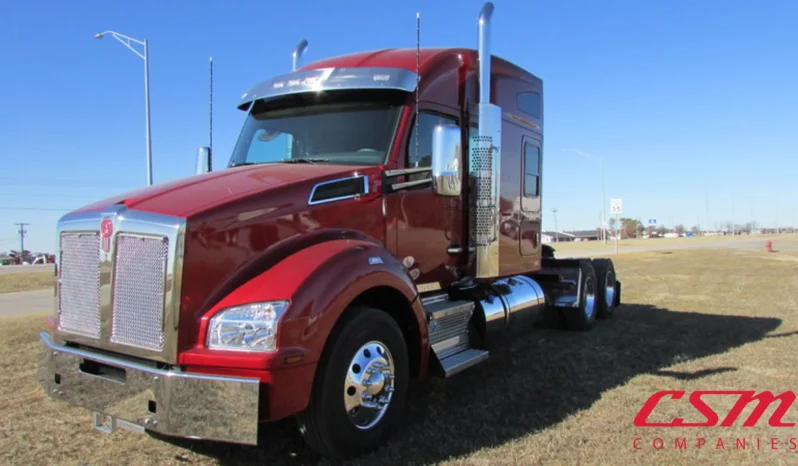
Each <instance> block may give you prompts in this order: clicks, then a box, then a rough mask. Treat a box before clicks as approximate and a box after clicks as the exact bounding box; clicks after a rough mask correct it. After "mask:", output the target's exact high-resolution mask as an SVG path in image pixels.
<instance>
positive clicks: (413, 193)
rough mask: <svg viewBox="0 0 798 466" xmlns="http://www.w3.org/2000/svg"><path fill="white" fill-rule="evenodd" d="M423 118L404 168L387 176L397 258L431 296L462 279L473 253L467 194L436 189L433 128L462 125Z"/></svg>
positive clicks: (435, 116)
mask: <svg viewBox="0 0 798 466" xmlns="http://www.w3.org/2000/svg"><path fill="white" fill-rule="evenodd" d="M418 119H419V121H418V125H417V129H418V135H417V134H416V124H415V122H413V124H412V126H411V127H412V129H411V131H410V132H409V135H408V136H407V139H406V140H405V147H406V150H405V151H403V153H402V154H401V157H402V158H403V159H404V167H403V168H400V169H398V170H391V171H389V172H388V175H389V176H387V177H386V183H385V184H386V186H385V188H386V192H387V194H386V207H387V212H386V213H387V225H388V232H387V234H388V236H390V235H391V230H393V231H394V232H395V234H396V237H395V238H396V240H395V241H396V243H395V248H393V249H395V251H394V253H395V255H396V257H397V258H399V260H401V261H402V262H403V263H404V264H405V266H407V267H408V269H409V270H410V276H411V278H413V279H414V281H415V283H416V285H417V286H419V285H420V290H421V291H425V290H434V289H438V288H439V287H445V286H446V285H447V284H449V283H451V282H452V281H454V280H456V279H457V278H459V277H458V273H459V271H460V270H461V268H462V266H463V264H464V262H465V260H464V259H465V257H466V254H467V251H466V249H467V248H466V247H465V245H464V241H465V238H464V237H463V195H462V193H461V194H460V196H451V197H449V196H439V195H437V194H435V192H434V191H433V187H432V132H433V129H434V128H435V126H436V125H438V124H451V125H457V124H458V121H457V119H456V118H454V117H452V116H450V115H447V114H446V113H444V112H438V111H426V110H425V111H420V112H419V115H418ZM416 136H418V141H416ZM400 167H401V165H400ZM408 171H410V172H411V173H407V172H408ZM396 173H399V175H395V174H396ZM392 186H394V187H395V188H394V189H391V187H392Z"/></svg>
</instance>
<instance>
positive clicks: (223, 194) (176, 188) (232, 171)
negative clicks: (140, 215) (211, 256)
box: [71, 163, 367, 218]
mask: <svg viewBox="0 0 798 466" xmlns="http://www.w3.org/2000/svg"><path fill="white" fill-rule="evenodd" d="M364 168H367V167H364V166H353V165H346V166H342V165H321V164H319V165H311V164H287V163H270V164H263V165H250V166H242V167H234V168H226V169H223V170H219V171H216V172H210V173H205V174H202V175H194V176H189V177H185V178H180V179H177V180H172V181H168V182H164V183H158V184H155V185H152V186H148V187H144V188H140V189H137V190H134V191H130V192H127V193H124V194H120V195H118V196H113V197H110V198H107V199H104V200H102V201H99V202H95V203H93V204H90V205H87V206H84V207H82V208H80V209H78V210H75V211H74V212H71V213H78V212H89V211H97V210H102V209H105V208H107V207H109V206H112V205H115V204H123V205H124V206H126V207H128V208H130V209H135V210H143V211H147V212H153V213H159V214H165V215H173V216H176V217H182V218H188V217H190V216H192V215H194V214H197V213H199V212H202V211H205V210H209V209H213V208H215V207H218V206H221V205H224V204H227V203H229V202H232V201H235V200H236V199H241V198H244V197H247V196H250V195H253V194H257V193H260V192H263V191H267V190H271V189H275V188H278V187H281V186H285V185H290V184H294V183H300V182H306V181H311V180H323V179H327V178H335V177H336V176H338V175H341V176H345V175H346V174H351V173H353V172H355V171H358V170H362V169H364Z"/></svg>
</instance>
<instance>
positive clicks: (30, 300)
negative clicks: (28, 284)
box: [0, 290, 55, 317]
mask: <svg viewBox="0 0 798 466" xmlns="http://www.w3.org/2000/svg"><path fill="white" fill-rule="evenodd" d="M54 303H55V301H54V297H53V290H40V291H20V292H18V293H0V317H11V316H21V315H25V314H39V313H42V312H51V311H52V310H53V305H54Z"/></svg>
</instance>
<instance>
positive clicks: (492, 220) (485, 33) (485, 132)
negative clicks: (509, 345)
mask: <svg viewBox="0 0 798 466" xmlns="http://www.w3.org/2000/svg"><path fill="white" fill-rule="evenodd" d="M492 15H493V3H492V2H487V3H485V6H483V7H482V11H480V13H479V50H478V53H479V104H478V105H477V111H478V113H479V132H478V136H475V137H474V138H473V139H472V140H471V154H470V164H469V166H470V172H471V173H470V176H471V178H472V180H473V191H472V193H473V194H472V212H474V215H473V216H472V218H473V223H472V231H471V233H472V234H471V238H472V240H473V245H474V247H475V254H476V257H475V259H476V277H477V278H491V277H496V276H498V275H499V238H498V232H499V222H500V212H499V205H500V203H499V193H500V190H499V181H500V179H501V125H502V114H501V107H499V106H497V105H493V104H492V103H491V101H490V98H491V85H490V81H491V79H490V78H491V76H490V72H491V70H490V68H491V67H490V65H491V52H490V19H491V16H492Z"/></svg>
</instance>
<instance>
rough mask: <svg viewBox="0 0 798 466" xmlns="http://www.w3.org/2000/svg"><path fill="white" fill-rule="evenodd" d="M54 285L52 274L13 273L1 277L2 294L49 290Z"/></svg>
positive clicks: (0, 288) (0, 287) (0, 289)
mask: <svg viewBox="0 0 798 466" xmlns="http://www.w3.org/2000/svg"><path fill="white" fill-rule="evenodd" d="M53 285H54V282H53V274H52V273H50V272H34V273H13V274H5V275H0V293H13V292H15V291H33V290H48V289H52V288H53Z"/></svg>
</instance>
